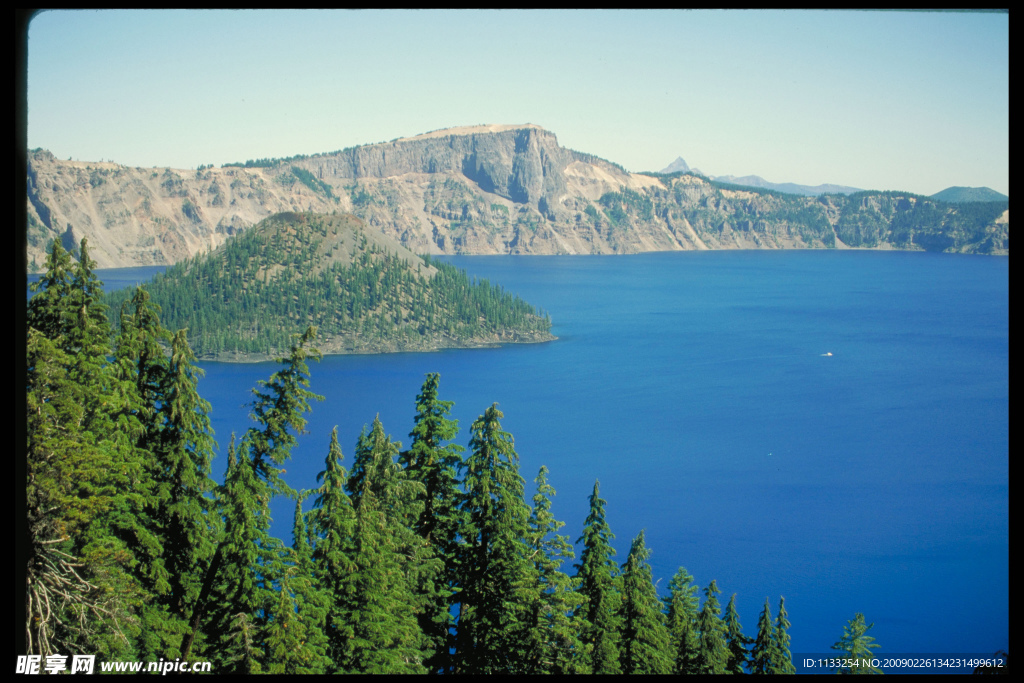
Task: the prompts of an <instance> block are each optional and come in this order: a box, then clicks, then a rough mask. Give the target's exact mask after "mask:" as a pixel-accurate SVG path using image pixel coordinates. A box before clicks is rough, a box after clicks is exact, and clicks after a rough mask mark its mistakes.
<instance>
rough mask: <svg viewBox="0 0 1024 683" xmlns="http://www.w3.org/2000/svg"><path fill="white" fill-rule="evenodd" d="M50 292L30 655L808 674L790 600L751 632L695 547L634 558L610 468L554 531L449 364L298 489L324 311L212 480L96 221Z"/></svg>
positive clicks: (276, 665)
mask: <svg viewBox="0 0 1024 683" xmlns="http://www.w3.org/2000/svg"><path fill="white" fill-rule="evenodd" d="M33 290H34V295H33V296H32V298H31V299H30V301H29V303H28V312H27V322H28V339H27V397H28V398H27V411H28V412H27V421H28V425H27V426H28V430H27V441H28V443H27V496H26V501H27V515H26V520H27V539H28V553H27V565H26V584H25V603H24V609H25V621H24V634H23V635H24V638H25V647H24V650H23V652H25V653H27V654H28V655H36V656H40V657H42V658H43V661H46V662H48V661H50V660H48V659H47V657H49V656H50V655H63V656H65V657H66V656H68V655H72V654H80V653H81V654H92V655H96V657H97V661H99V662H101V663H102V662H108V661H113V660H117V661H147V662H156V661H157V660H160V661H161V662H172V661H173V662H175V664H176V665H177V664H180V663H181V662H197V661H198V662H209V663H210V664H211V667H212V668H211V671H212V672H214V673H218V674H221V673H261V672H262V673H356V672H362V673H501V674H508V673H743V672H752V673H792V672H794V665H793V662H792V656H791V654H790V652H791V647H790V637H789V635H788V630H789V628H790V622H789V620H788V615H787V612H786V607H785V601H784V600H783V599H782V598H780V599H779V601H778V603H777V607H776V609H775V612H774V614H773V611H772V605H771V604H770V602H771V601H770V600H768V599H767V598H766V600H765V603H764V608H763V610H762V611H761V614H760V616H759V618H758V623H757V627H756V636H755V637H748V636H747V635H745V634H744V629H743V626H742V625H741V623H740V617H739V615H738V613H737V611H736V606H735V595H733V597H732V598H731V599H730V600H729V601H728V604H727V605H726V607H725V608H724V613H723V608H722V605H721V602H720V600H719V595H720V594H721V589H720V588H719V587H718V586H717V584H716V582H715V581H710V582H709V583H708V584H707V586H706V587H705V588H703V589H700V588H699V587H698V585H697V584H696V583H694V578H693V577H692V576H691V575H690V574H689V573H688V572H687V571H686V569H685V568H682V567H680V568H679V570H678V571H677V572H676V574H675V576H673V578H672V580H671V582H670V583H669V584H668V594H667V595H664V596H659V594H658V591H657V588H656V585H655V583H654V582H653V580H652V573H651V567H650V565H649V564H648V557H649V553H650V551H649V550H648V548H647V547H646V545H645V541H644V533H643V532H641V533H640V534H639V535H638V536H637V537H636V538H635V539H633V541H632V544H631V547H630V550H629V553H628V555H627V557H626V558H625V559H624V561H623V562H622V563H621V564H619V563H618V561H617V560H616V559H615V554H616V553H615V550H614V549H613V547H612V545H611V541H612V539H613V538H614V535H613V533H612V530H611V529H610V527H609V525H608V522H607V519H606V512H605V506H606V501H604V500H603V499H602V498H601V497H600V488H599V484H598V483H596V482H595V484H594V488H593V494H592V495H591V496H590V510H589V514H588V516H587V518H586V520H585V523H584V527H583V533H582V536H581V537H580V538H579V539H577V540H576V541H575V544H574V543H573V542H572V541H571V540H570V538H569V537H567V536H565V535H561V534H559V531H560V529H561V527H562V526H563V522H561V521H559V520H556V519H555V518H554V517H553V515H552V513H551V507H550V506H551V499H552V496H554V494H555V490H554V488H552V486H551V485H550V484H549V483H548V478H547V477H548V472H547V469H546V468H544V467H542V468H541V469H540V471H539V472H538V473H537V476H536V478H535V479H534V483H535V487H534V491H535V492H534V493H533V494H532V496H529V497H528V495H529V494H528V493H527V490H526V482H525V480H524V478H523V476H522V475H521V474H520V472H519V457H518V455H517V453H516V451H515V447H514V439H513V437H512V435H511V434H509V433H507V432H505V431H504V430H503V429H502V426H501V420H502V418H503V415H502V413H501V411H500V410H498V407H497V404H494V405H491V406H490V407H488V408H486V410H484V412H483V413H482V414H481V415H480V416H479V417H478V418H477V419H476V420H475V421H474V422H473V424H472V425H471V426H470V430H469V442H468V448H463V447H462V446H460V445H458V444H456V443H455V442H456V439H457V438H458V435H459V425H458V424H457V423H456V421H454V420H452V419H451V418H450V411H451V408H452V405H453V404H452V402H450V401H445V400H442V399H441V398H440V394H439V376H438V375H436V374H430V375H428V376H427V377H426V379H425V381H424V383H423V386H422V389H421V391H420V393H419V395H417V396H416V397H415V403H414V405H411V406H410V411H413V410H414V411H415V413H414V414H415V418H414V427H413V430H412V433H411V434H410V435H409V436H410V445H409V447H408V448H407V449H405V450H403V449H402V448H401V445H400V444H399V443H398V442H395V441H393V440H391V438H390V436H388V435H387V433H386V432H385V430H384V427H383V425H382V424H381V423H380V421H379V420H375V421H374V423H373V425H372V427H370V428H369V429H368V430H367V429H364V431H363V433H362V434H361V435H360V436H359V438H358V440H357V443H356V444H355V448H354V450H353V456H352V459H351V461H350V462H351V465H350V466H349V467H348V468H346V466H345V465H344V464H343V463H344V462H345V456H344V455H343V450H342V448H341V445H340V444H339V443H338V438H337V432H336V431H335V432H334V433H332V434H331V435H330V437H329V439H328V438H327V435H315V436H314V437H313V438H323V439H324V442H325V443H327V442H328V441H329V446H328V447H327V448H326V449H325V453H324V466H323V470H322V471H321V472H320V474H319V475H318V476H317V478H316V481H315V482H309V488H304V489H302V490H294V489H292V488H290V487H289V486H288V485H287V484H286V483H285V482H284V480H283V479H282V478H281V474H282V473H283V472H284V469H283V467H284V465H285V464H286V463H287V461H288V459H289V457H290V452H291V449H292V447H293V446H294V445H295V444H296V443H297V437H298V435H299V434H301V433H302V432H303V427H304V425H305V422H306V421H305V417H304V416H305V414H306V413H307V412H308V411H309V410H310V402H312V401H316V400H318V399H319V398H320V397H319V396H317V395H315V394H314V393H313V392H311V391H310V389H309V386H310V382H309V378H310V369H309V366H308V361H309V360H310V359H314V360H315V359H318V358H319V355H320V354H319V351H318V350H317V349H316V348H315V346H314V343H315V340H316V331H315V330H314V329H313V328H308V329H307V330H306V331H305V332H304V333H303V334H301V335H295V336H294V337H293V338H292V343H291V345H290V347H289V351H288V352H287V354H285V355H284V357H283V358H281V359H280V360H279V368H278V369H277V370H276V371H275V372H274V373H273V374H271V375H270V377H269V378H268V379H266V380H264V381H260V382H259V383H258V386H256V387H255V388H254V389H253V392H252V401H251V403H250V408H251V413H250V417H251V419H252V426H251V427H250V428H249V429H248V430H247V431H246V432H245V433H244V434H242V435H241V437H240V438H235V435H232V438H231V445H230V447H229V449H228V453H227V462H226V464H225V466H224V468H225V469H224V479H223V484H217V483H216V482H215V481H214V480H213V479H212V478H211V472H212V470H213V461H214V452H213V451H214V440H213V433H212V430H211V427H210V418H209V411H210V405H209V403H207V402H206V401H205V400H203V398H202V397H201V396H200V395H199V393H198V391H197V382H198V379H199V377H200V375H201V374H202V370H201V369H200V368H198V367H197V366H196V364H195V363H196V361H195V356H194V355H193V353H192V350H191V348H190V346H189V342H188V339H187V337H186V335H185V333H184V331H183V330H178V331H177V332H174V333H172V332H171V331H170V330H168V329H167V328H166V327H165V326H164V324H163V323H162V322H161V319H160V315H159V310H158V308H157V307H156V306H155V305H154V303H153V300H152V299H151V298H150V295H149V294H148V292H147V291H145V290H143V289H141V288H138V289H136V290H135V291H134V293H133V294H132V296H131V298H130V299H128V300H127V302H126V304H125V305H124V306H122V307H121V309H120V315H119V320H118V322H119V324H118V325H117V331H116V333H115V332H113V330H112V326H111V324H110V321H109V320H108V314H107V309H106V307H105V304H104V303H103V297H102V294H101V283H100V282H99V281H98V280H97V278H96V275H95V273H94V264H93V263H92V261H91V259H90V258H89V254H88V245H87V243H86V241H85V240H83V241H82V243H81V246H80V251H79V258H78V260H77V262H76V261H74V260H73V259H72V257H71V255H70V254H68V252H67V251H65V250H64V249H63V248H62V247H61V245H60V242H59V241H55V242H54V243H53V245H52V247H51V250H50V252H49V256H48V260H47V269H46V273H45V275H44V276H43V277H42V278H41V279H40V280H39V282H38V283H36V284H35V285H33ZM275 496H285V497H288V498H291V499H293V500H294V501H295V517H294V528H293V533H292V538H291V540H290V543H286V542H285V541H283V540H281V539H278V538H275V537H273V536H271V535H270V533H269V528H270V513H269V509H270V508H269V505H270V501H271V499H273V498H274V497H275ZM306 500H309V501H311V507H310V508H309V510H308V511H304V510H303V502H304V501H306ZM574 546H576V547H579V556H578V559H577V557H576V551H575V547H574ZM701 594H703V600H701ZM870 628H871V625H869V624H867V623H866V622H865V620H864V617H863V615H861V614H857V615H856V616H855V617H854V618H853V619H851V620H850V621H849V622H848V624H847V625H846V627H845V628H843V630H842V635H841V637H840V639H839V640H838V641H837V642H836V644H835V646H834V648H835V649H836V650H837V651H838V652H837V656H843V657H857V658H860V657H870V655H871V654H872V651H873V648H876V647H877V645H876V644H874V643H873V642H872V641H873V640H874V639H873V638H872V637H871V636H869V635H867V632H868V630H869V629H870ZM838 630H839V629H838V626H837V631H838ZM57 661H60V660H59V658H58V660H57ZM98 670H99V669H98ZM861 671H864V669H861Z"/></svg>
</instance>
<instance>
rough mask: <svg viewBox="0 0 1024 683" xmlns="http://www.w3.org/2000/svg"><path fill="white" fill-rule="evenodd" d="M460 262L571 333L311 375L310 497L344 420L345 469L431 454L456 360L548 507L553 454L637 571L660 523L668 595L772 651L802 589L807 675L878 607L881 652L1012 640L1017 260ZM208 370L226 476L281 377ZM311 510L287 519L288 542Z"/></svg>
mask: <svg viewBox="0 0 1024 683" xmlns="http://www.w3.org/2000/svg"><path fill="white" fill-rule="evenodd" d="M446 260H448V261H449V262H451V263H453V264H455V265H456V266H458V267H460V268H464V269H466V271H467V272H468V273H469V274H470V275H471V276H473V275H476V276H479V277H486V278H488V279H489V280H490V281H491V282H497V283H500V284H502V285H503V286H504V287H505V289H506V290H508V291H512V292H515V293H517V294H519V295H520V296H522V297H523V298H524V299H526V300H527V301H529V302H531V303H533V304H534V305H537V306H539V307H542V308H543V309H544V310H546V311H548V312H549V313H550V314H551V317H552V320H553V322H554V327H553V330H552V331H553V333H554V334H556V335H557V336H558V337H559V339H558V341H555V342H551V343H546V344H537V345H511V346H506V347H503V348H499V349H474V350H450V351H443V352H436V353H425V354H412V353H407V354H391V355H380V356H334V357H327V358H325V359H324V360H323V361H322V362H320V363H313V364H311V372H312V389H313V390H314V391H316V392H317V393H320V394H323V395H324V396H325V397H326V400H325V401H323V402H321V403H315V404H314V405H313V410H312V413H311V414H310V415H309V424H308V426H307V429H308V434H307V435H305V436H302V437H301V438H300V445H299V447H298V448H297V449H296V450H295V452H294V454H293V459H292V461H291V462H289V463H288V464H286V465H285V467H286V468H287V470H288V473H287V475H286V479H287V481H288V482H289V484H290V485H291V486H293V487H295V488H297V489H303V488H312V487H314V486H315V485H316V482H315V476H316V473H317V472H319V471H320V470H321V469H323V461H324V457H325V456H326V453H327V447H328V443H329V439H330V433H331V429H332V427H334V426H335V425H337V426H338V435H339V441H340V443H341V446H342V449H343V451H344V453H345V456H346V458H345V465H346V466H351V462H352V460H351V458H352V453H353V451H354V445H355V441H356V438H357V436H358V434H359V431H360V428H361V427H362V426H363V425H369V423H371V422H372V420H373V418H374V416H375V415H377V414H379V415H380V418H381V421H382V422H383V424H384V427H385V430H386V431H387V432H388V433H390V434H391V435H392V437H393V438H394V439H397V440H400V441H402V443H403V445H408V443H409V439H408V434H409V432H410V430H411V429H412V419H413V415H414V413H415V406H414V400H415V396H416V394H417V393H418V391H419V388H420V386H421V384H422V382H423V378H424V375H425V374H426V373H428V372H439V373H440V374H441V384H440V398H442V399H445V400H452V401H455V407H454V410H453V414H454V416H455V417H456V418H458V420H459V422H460V426H461V432H460V435H459V439H458V440H457V441H458V443H460V444H462V445H464V446H465V445H467V444H468V441H469V434H468V430H469V426H470V424H471V423H472V421H473V420H474V419H475V418H476V417H477V416H478V415H480V414H481V413H482V412H483V411H484V410H485V409H486V408H487V407H488V406H489V405H490V404H491V403H493V402H497V403H498V404H499V408H500V409H501V410H502V411H503V412H504V414H505V418H504V420H503V421H502V425H503V427H504V428H505V429H506V430H507V431H509V432H511V433H512V434H513V435H514V437H515V444H516V450H517V452H518V454H519V456H520V465H521V473H522V475H523V477H524V478H525V479H526V480H527V495H528V497H530V496H532V495H533V493H534V491H535V487H534V485H533V478H534V477H535V476H536V474H537V470H538V469H539V467H540V466H541V465H547V467H548V468H549V470H550V474H549V482H550V483H551V485H552V486H554V488H555V489H556V490H557V492H558V494H557V496H556V497H555V499H554V501H553V507H552V509H553V512H554V514H555V516H556V517H557V518H558V519H560V520H562V521H564V522H566V526H565V527H564V529H563V530H562V531H563V533H565V534H566V535H568V536H569V537H570V539H571V540H573V541H574V540H576V539H577V538H578V537H579V535H580V532H581V530H582V525H583V521H584V519H585V517H586V514H587V509H588V503H587V497H588V496H589V495H590V492H591V489H592V487H593V485H594V481H595V480H600V482H601V497H602V498H604V499H605V500H606V501H607V515H608V522H609V525H610V526H611V529H612V531H613V532H614V533H615V535H616V543H615V545H616V548H617V549H618V552H619V555H618V559H619V561H620V562H621V561H624V560H625V557H626V553H627V552H628V550H629V545H630V541H631V540H632V538H633V537H634V536H635V535H636V534H637V533H639V532H640V531H641V530H642V529H645V530H646V539H647V546H648V547H649V548H650V549H651V551H652V555H651V560H650V561H651V565H652V568H653V571H654V577H655V580H656V581H658V588H659V592H660V594H661V595H665V594H666V593H667V584H668V581H669V579H670V578H671V576H672V575H673V574H674V572H675V570H676V569H677V568H678V567H679V566H685V567H686V568H687V569H688V570H689V572H690V573H691V574H693V576H694V577H695V582H696V583H697V584H699V585H700V586H701V587H702V588H703V587H704V586H706V585H707V584H708V583H710V581H711V580H712V579H714V580H716V581H717V584H718V586H719V588H720V589H721V590H722V595H721V596H720V601H721V602H722V604H723V606H724V605H725V603H726V602H727V601H728V599H729V596H730V595H732V594H733V593H736V594H737V596H736V600H737V607H738V610H739V614H740V616H741V620H742V623H743V626H744V632H745V633H746V634H747V635H748V636H750V637H753V636H755V635H756V627H757V619H758V615H759V613H760V610H761V607H762V605H763V604H764V601H765V598H766V597H767V598H769V599H770V601H771V608H772V614H773V615H775V614H776V613H777V610H778V601H779V596H780V595H782V596H785V599H786V609H787V611H788V613H789V619H790V621H791V622H792V628H791V629H790V632H789V633H790V635H791V637H792V652H793V653H794V661H796V660H797V659H798V658H800V657H802V656H811V655H812V654H813V655H818V656H822V655H828V654H830V653H833V651H831V650H830V646H831V645H832V644H833V643H834V642H836V641H837V640H839V639H840V638H841V637H842V635H843V627H844V626H845V625H846V623H847V621H848V620H850V619H853V617H854V614H855V613H856V612H863V613H864V615H865V617H866V619H867V622H868V623H871V622H874V623H875V627H874V628H873V629H872V630H871V631H870V632H869V635H872V636H874V637H875V639H876V642H877V643H878V644H879V645H880V646H881V647H880V649H879V650H878V651H877V652H878V654H879V655H880V656H882V655H891V654H896V653H906V654H914V653H975V654H978V655H991V654H992V653H993V652H995V651H996V650H998V649H1008V645H1009V595H1008V593H1009V569H1008V563H1009V559H1008V553H1009V523H1008V516H1009V463H1008V452H1009V367H1008V366H1009V332H1008V316H1009V294H1008V291H1009V275H1008V273H1009V259H1008V258H994V257H985V256H965V255H951V254H929V253H904V252H860V251H718V252H681V253H679V252H677V253H654V254H641V255H635V256H585V257H582V256H575V257H570V256H566V257H560V256H530V257H527V256H501V257H499V256H494V257H450V258H447V259H446ZM151 272H152V269H151V270H150V271H148V272H146V275H147V276H148V275H149V274H150V273H151ZM109 275H110V276H113V275H114V274H113V273H110V274H109ZM121 275H122V274H118V277H120V276H121ZM100 277H101V278H103V279H105V280H106V279H110V277H108V273H107V272H106V271H102V272H100ZM137 277H138V273H137V272H134V270H133V271H130V272H128V274H127V278H128V280H127V281H126V282H125V283H126V284H130V283H131V282H129V281H132V278H137ZM113 281H114V280H113V279H111V282H113ZM828 354H831V355H828ZM202 366H203V368H204V369H205V370H206V376H205V378H204V379H203V380H202V382H201V385H200V391H201V393H202V395H203V396H204V397H205V398H207V399H208V400H209V401H210V402H211V403H212V404H213V407H214V408H213V413H212V419H213V425H214V429H215V430H216V432H217V440H218V441H219V443H220V446H221V448H220V452H219V454H218V457H217V458H216V460H215V464H214V473H215V476H216V478H217V479H218V480H219V479H221V478H222V477H223V470H224V466H225V463H226V453H227V442H228V439H229V437H230V434H231V432H232V431H235V432H237V433H238V434H239V436H240V435H241V433H242V432H243V431H244V430H245V429H246V428H247V427H248V426H249V425H250V424H251V423H250V422H248V420H247V417H246V413H247V410H246V408H245V407H244V405H243V404H244V403H245V402H246V401H248V400H249V398H250V396H251V394H250V391H251V389H252V387H253V386H254V385H255V381H256V380H257V379H265V378H266V377H268V376H269V374H270V373H271V372H273V371H274V369H275V365H274V364H271V363H262V364H254V365H238V364H228V363H203V364H202ZM293 507H294V503H291V502H289V501H285V500H278V501H275V503H274V505H273V508H272V509H273V514H274V531H275V533H276V534H277V535H278V536H280V537H281V538H283V539H284V540H285V541H287V542H290V534H291V524H292V512H293ZM308 507H309V501H307V505H306V508H307V509H308ZM565 569H567V570H568V571H569V573H572V569H571V568H565Z"/></svg>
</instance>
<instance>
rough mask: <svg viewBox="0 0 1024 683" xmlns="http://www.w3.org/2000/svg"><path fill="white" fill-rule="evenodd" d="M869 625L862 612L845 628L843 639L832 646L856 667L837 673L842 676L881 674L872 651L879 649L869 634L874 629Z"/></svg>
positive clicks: (839, 670)
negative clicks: (873, 660)
mask: <svg viewBox="0 0 1024 683" xmlns="http://www.w3.org/2000/svg"><path fill="white" fill-rule="evenodd" d="M874 625H875V624H874V623H871V624H867V623H866V622H865V619H864V615H863V614H861V613H860V612H857V614H856V615H855V616H854V618H853V619H851V620H850V621H848V622H846V626H844V627H843V637H842V638H840V639H839V640H838V641H836V643H835V644H834V645H833V646H832V649H833V650H839V651H840V652H842V653H843V654H842V658H843V659H845V660H849V661H850V662H851V664H854V666H848V667H842V668H839V669H837V671H836V673H841V674H880V673H882V670H881V669H879V668H878V667H876V666H874V664H873V663H872V661H871V660H872V659H873V658H874V653H873V652H872V650H874V649H875V648H877V647H879V645H878V643H876V642H875V639H874V638H873V637H871V636H869V635H868V634H867V633H868V631H869V630H871V628H873V627H874Z"/></svg>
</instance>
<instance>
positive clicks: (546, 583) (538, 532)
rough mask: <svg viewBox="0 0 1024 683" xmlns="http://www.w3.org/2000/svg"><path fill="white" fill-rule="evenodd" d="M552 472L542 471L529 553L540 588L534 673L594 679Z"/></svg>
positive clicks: (534, 619)
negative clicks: (555, 510)
mask: <svg viewBox="0 0 1024 683" xmlns="http://www.w3.org/2000/svg"><path fill="white" fill-rule="evenodd" d="M547 472H548V469H547V467H543V466H542V467H541V468H540V472H539V473H538V474H537V478H536V479H535V480H534V481H535V482H536V483H537V493H536V495H534V497H533V510H532V512H531V514H530V520H529V523H528V527H529V537H528V538H529V552H530V556H531V557H532V558H533V575H534V577H535V581H536V584H535V586H534V597H533V599H532V614H531V616H530V624H531V626H530V653H529V655H528V660H527V661H528V664H529V669H528V673H559V674H567V673H588V672H589V669H588V662H587V659H588V658H587V657H586V656H585V655H586V650H585V648H584V646H583V643H582V642H581V640H580V633H581V630H582V629H581V625H582V620H583V615H582V613H581V612H580V606H581V605H582V604H583V603H584V602H585V598H583V596H582V595H580V594H579V593H578V592H576V590H575V589H576V585H577V583H578V580H575V579H570V578H569V577H568V576H567V575H566V574H565V573H564V572H562V571H561V565H562V563H563V562H564V561H566V560H572V559H573V551H572V545H571V544H570V543H569V537H568V536H559V535H558V530H559V529H561V528H562V527H563V526H564V525H565V523H564V522H559V521H558V520H556V519H555V518H554V515H552V514H551V496H554V495H555V490H554V489H553V488H552V487H551V486H550V485H549V484H548V482H547Z"/></svg>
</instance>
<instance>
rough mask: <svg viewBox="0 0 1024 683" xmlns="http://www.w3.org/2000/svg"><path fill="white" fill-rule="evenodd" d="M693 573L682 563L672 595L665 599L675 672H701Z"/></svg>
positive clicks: (673, 581) (670, 591) (695, 589)
mask: <svg viewBox="0 0 1024 683" xmlns="http://www.w3.org/2000/svg"><path fill="white" fill-rule="evenodd" d="M692 582H693V577H692V576H690V573H689V572H687V571H686V568H685V567H680V568H679V569H678V570H677V571H676V573H675V576H673V577H672V580H671V581H670V582H669V584H668V588H669V595H668V597H667V598H666V599H665V606H666V611H667V615H668V629H669V633H670V634H671V638H672V640H671V643H672V651H673V653H674V663H673V669H672V670H673V673H677V674H695V673H698V671H699V669H698V662H697V653H698V649H699V647H700V645H699V642H698V634H699V633H700V630H699V626H698V624H697V607H698V606H699V600H698V598H697V586H695V585H694V584H693V583H692Z"/></svg>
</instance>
